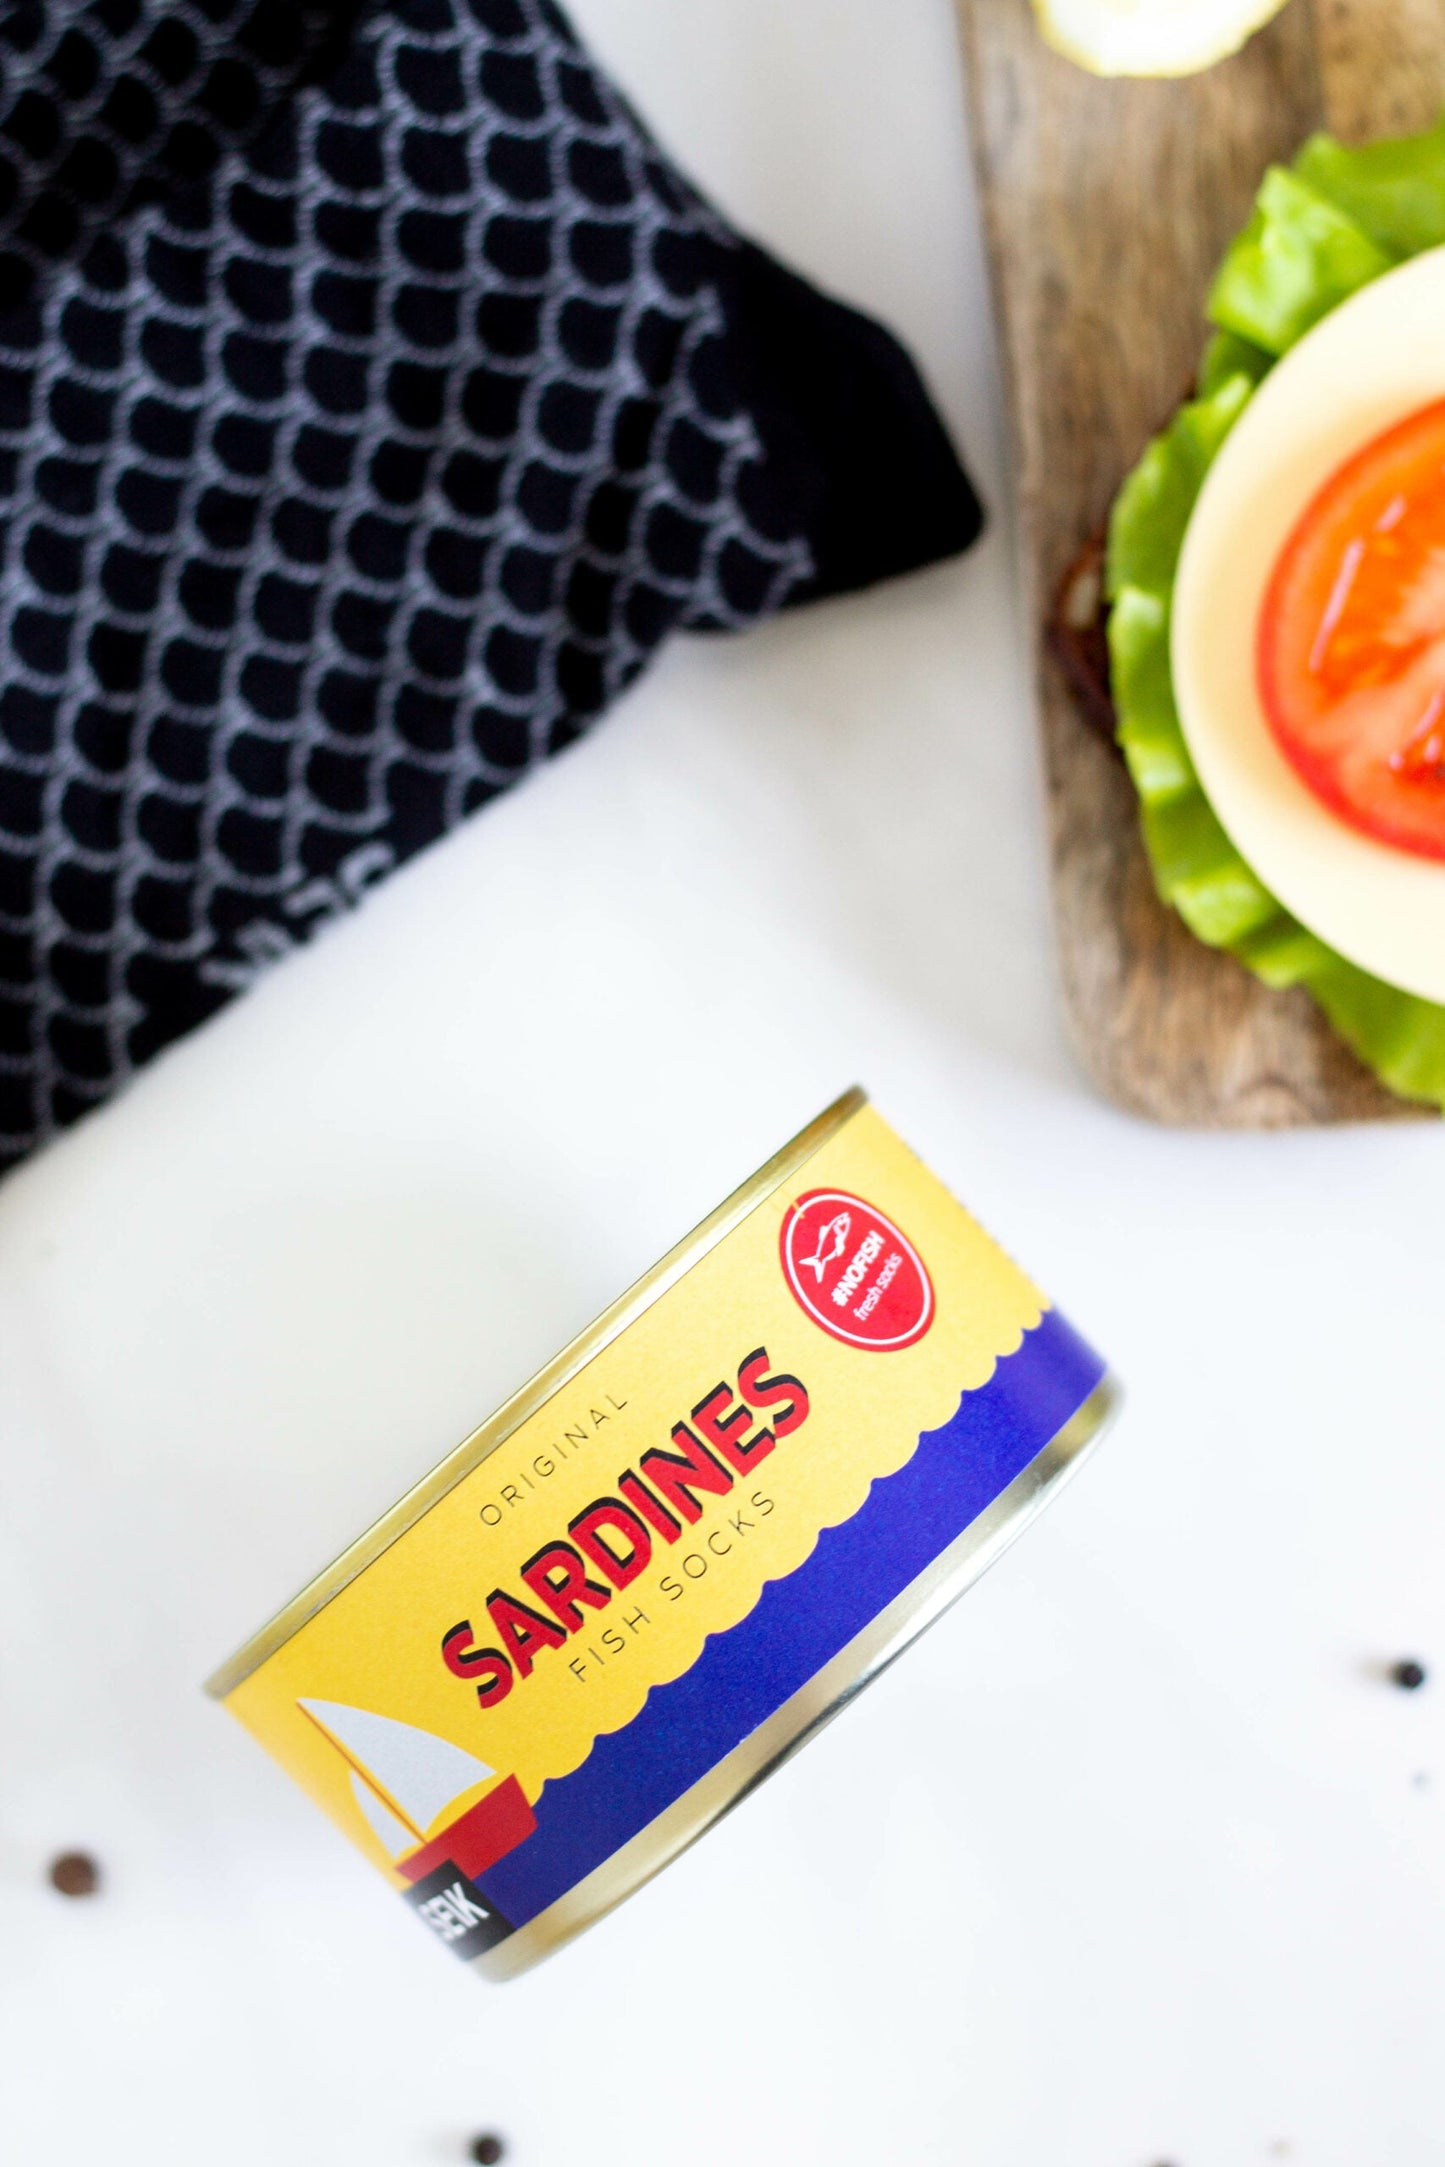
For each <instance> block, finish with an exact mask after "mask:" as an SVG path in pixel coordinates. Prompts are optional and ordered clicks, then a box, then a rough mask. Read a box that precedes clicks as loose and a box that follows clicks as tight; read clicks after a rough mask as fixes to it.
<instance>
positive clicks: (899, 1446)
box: [208, 1090, 1115, 1978]
mask: <svg viewBox="0 0 1445 2167" xmlns="http://www.w3.org/2000/svg"><path fill="white" fill-rule="evenodd" d="M1114 1399H1115V1389H1114V1387H1113V1385H1112V1383H1111V1381H1110V1379H1109V1377H1108V1376H1107V1374H1106V1371H1105V1367H1104V1364H1103V1363H1102V1362H1101V1360H1100V1359H1099V1357H1098V1356H1097V1355H1096V1354H1095V1353H1094V1352H1093V1351H1092V1349H1090V1348H1089V1347H1088V1346H1087V1345H1086V1344H1085V1342H1084V1341H1083V1340H1082V1339H1080V1338H1079V1337H1078V1335H1077V1334H1076V1333H1075V1332H1074V1331H1073V1330H1072V1328H1071V1327H1070V1326H1069V1325H1068V1324H1066V1323H1065V1322H1064V1320H1063V1318H1062V1317H1061V1316H1060V1315H1059V1313H1058V1312H1057V1310H1055V1309H1052V1308H1051V1307H1050V1306H1049V1305H1048V1303H1047V1302H1046V1301H1045V1299H1044V1297H1043V1296H1042V1295H1041V1294H1040V1293H1039V1292H1038V1290H1037V1289H1036V1288H1035V1287H1033V1286H1032V1285H1031V1284H1030V1282H1029V1281H1028V1280H1027V1279H1026V1278H1025V1277H1024V1275H1023V1273H1022V1272H1021V1271H1019V1269H1018V1268H1017V1266H1015V1265H1014V1264H1013V1263H1012V1262H1011V1261H1010V1260H1009V1258H1008V1257H1006V1256H1005V1255H1004V1254H1003V1252H1002V1251H1001V1250H1000V1249H999V1248H997V1247H996V1245H995V1244H994V1243H993V1242H992V1241H991V1240H990V1239H989V1237H988V1236H987V1235H986V1234H985V1233H984V1232H983V1230H982V1229H981V1228H980V1227H979V1226H978V1225H977V1223H976V1222H975V1221H974V1220H973V1219H972V1218H970V1217H969V1215H968V1213H967V1212H965V1211H964V1210H963V1208H962V1207H961V1206H960V1205H959V1204H958V1203H957V1202H956V1201H955V1200H954V1198H953V1197H952V1196H951V1195H950V1194H949V1193H948V1191H947V1190H946V1189H945V1188H944V1187H943V1186H942V1184H941V1183H940V1182H938V1181H937V1180H936V1179H935V1178H934V1177H933V1175H931V1174H930V1173H929V1172H928V1171H927V1169H926V1168H925V1167H924V1166H923V1165H922V1164H921V1163H920V1162H919V1161H918V1159H916V1158H915V1157H914V1156H913V1154H912V1153H911V1152H910V1151H909V1150H908V1149H907V1148H906V1146H905V1145H904V1144H903V1143H902V1142H901V1141H900V1140H899V1138H898V1137H897V1136H896V1135H895V1134H894V1133H893V1131H892V1130H891V1129H890V1128H889V1127H888V1126H887V1124H886V1123H885V1122H884V1121H883V1120H882V1119H881V1117H880V1116H879V1115H878V1114H877V1113H876V1112H875V1111H874V1110H873V1108H872V1107H871V1106H870V1105H869V1104H868V1102H867V1100H866V1098H865V1097H864V1094H863V1093H862V1092H861V1091H856V1090H855V1091H852V1092H849V1093H848V1094H847V1095H846V1096H845V1097H843V1098H841V1099H839V1100H838V1102H837V1104H836V1105H834V1106H832V1107H830V1108H829V1110H828V1111H827V1112H826V1113H825V1114H823V1115H821V1116H820V1118H819V1119H818V1120H817V1121H815V1122H814V1123H813V1124H812V1126H811V1127H809V1128H807V1129H805V1130H804V1131H803V1133H802V1134H801V1135H800V1136H798V1137H796V1138H795V1139H794V1140H793V1142H792V1143H791V1144H789V1145H788V1146H787V1147H786V1148H785V1149H784V1150H783V1151H781V1152H779V1153H778V1155H777V1157H776V1158H774V1159H772V1160H770V1161H769V1162H768V1164H767V1165H766V1166H765V1167H763V1168H762V1169H761V1170H760V1171H759V1172H758V1173H757V1174H755V1175H754V1176H753V1178H752V1180H751V1181H749V1182H746V1183H745V1184H744V1185H743V1187H742V1188H741V1189H739V1190H738V1191H737V1193H736V1194H735V1195H734V1196H732V1197H730V1198H729V1199H728V1201H727V1202H726V1203H725V1204H723V1205H721V1206H720V1207H719V1209H718V1210H717V1211H716V1212H714V1213H713V1215H712V1217H711V1218H709V1219H707V1220H705V1221H704V1222H703V1224H702V1225H701V1226H700V1227H698V1228H697V1229H696V1231H695V1232H694V1233H692V1234H690V1235H689V1236H688V1237H687V1239H686V1240H685V1241H683V1242H681V1243H679V1245H678V1246H677V1248H675V1249H674V1250H673V1251H672V1252H671V1253H670V1254H669V1255H668V1256H666V1257H664V1258H663V1259H662V1261H661V1263H659V1264H658V1265H656V1266H655V1267H654V1268H653V1270H652V1271H650V1272H649V1273H648V1274H647V1275H646V1277H645V1278H643V1279H641V1280H640V1281H639V1282H638V1283H637V1285H636V1286H634V1287H633V1288H631V1289H630V1291H629V1292H628V1293H626V1294H624V1295H623V1296H622V1297H621V1299H620V1300H619V1301H617V1302H615V1303H614V1304H613V1306H612V1308H610V1309H609V1310H607V1311H606V1313H605V1314H604V1315H603V1316H601V1317H599V1318H598V1319H597V1321H596V1323H595V1324H593V1325H591V1326H590V1327H589V1328H588V1329H587V1330H586V1331H585V1332H583V1333H582V1334H581V1336H580V1337H579V1338H577V1339H575V1340H574V1341H573V1342H572V1344H571V1346H569V1347H567V1348H566V1349H564V1351H563V1352H562V1353H561V1354H559V1355H558V1356H557V1358H556V1360H555V1361H554V1362H552V1363H550V1364H549V1365H548V1367H547V1368H546V1369H544V1370H542V1371H541V1372H539V1374H538V1375H537V1376H535V1377H534V1378H533V1379H532V1380H531V1382H530V1383H528V1384H526V1385H524V1386H523V1387H522V1389H521V1390H520V1391H519V1392H518V1393H516V1394H515V1395H514V1397H513V1398H512V1399H511V1400H509V1401H508V1402H507V1404H506V1406H505V1407H503V1408H502V1409H501V1410H500V1412H499V1413H498V1414H496V1415H494V1416H493V1417H492V1419H491V1420H490V1421H489V1422H486V1423H484V1424H483V1425H482V1427H481V1428H480V1429H479V1430H477V1431H476V1432H475V1433H474V1434H473V1435H472V1436H471V1437H469V1438H468V1439H467V1440H466V1442H465V1443H464V1444H462V1445H460V1446H459V1447H458V1448H457V1450H456V1451H455V1452H453V1453H452V1454H451V1456H450V1457H449V1458H448V1459H446V1460H444V1461H443V1462H442V1463H441V1465H440V1466H439V1467H438V1468H436V1469H435V1470H434V1471H433V1473H432V1474H430V1475H429V1476H428V1477H426V1479H425V1480H424V1481H422V1482H421V1483H419V1484H418V1485H417V1486H416V1488H415V1489H413V1490H412V1491H411V1492H410V1493H409V1494H408V1495H407V1496H406V1497H404V1498H403V1499H402V1500H401V1502H400V1503H399V1504H398V1505H396V1506H395V1507H394V1508H393V1510H392V1511H391V1512H389V1513H388V1514H386V1516H385V1517H384V1518H383V1519H382V1520H380V1521H378V1522H377V1524H376V1525H375V1526H374V1527H373V1528H371V1529H370V1530H369V1531H368V1532H367V1533H366V1534H365V1535H363V1536H362V1537H361V1538H360V1540H359V1541H357V1542H355V1543H353V1544H352V1546H351V1548H350V1549H349V1550H347V1551H346V1552H345V1553H344V1554H343V1555H342V1556H341V1557H340V1558H338V1559H337V1560H336V1562H335V1563H334V1564H333V1565H331V1566H329V1567H328V1568H327V1570H326V1571H325V1572H323V1573H322V1574H321V1575H320V1576H319V1578H318V1579H316V1580H315V1581H313V1582H312V1584H311V1585H310V1586H309V1587H308V1588H306V1589H304V1590H303V1591H302V1593H301V1594H300V1595H298V1596H297V1597H296V1599H295V1600H294V1602H292V1603H290V1604H289V1605H288V1606H287V1607H286V1609H285V1610H283V1611H282V1612H281V1613H280V1615H279V1616H278V1617H276V1618H274V1619H273V1620H272V1621H271V1623H270V1624H269V1625H267V1626H265V1627H263V1629H262V1630H261V1631H260V1632H259V1633H258V1634H257V1635H256V1636H255V1638H254V1639H253V1640H251V1641H250V1642H249V1644H248V1645H247V1646H246V1647H244V1648H243V1649H241V1651H240V1652H239V1653H238V1654H237V1655H236V1656H235V1657H233V1659H232V1660H231V1661H230V1662H229V1663H227V1664H225V1665H224V1666H223V1667H222V1669H221V1670H220V1671H219V1672H218V1673H217V1674H216V1676H215V1677H214V1678H213V1679H211V1681H210V1684H209V1687H208V1690H209V1691H210V1692H211V1693H213V1694H214V1695H215V1696H216V1697H217V1698H219V1699H221V1700H223V1701H224V1702H225V1704H226V1706H227V1707H228V1708H229V1709H230V1710H231V1711H232V1713H233V1714H234V1715H236V1716H238V1717H239V1718H240V1720H241V1722H242V1723H244V1724H245V1725H246V1727H247V1728H248V1729H249V1730H250V1731H252V1732H253V1733H254V1735H255V1736H256V1737H257V1739H259V1741H260V1742H261V1744H262V1745H263V1746H265V1747H266V1749H267V1750H268V1751H269V1752H270V1753H271V1754H273V1755H274V1756H275V1758H276V1759H277V1760H278V1761H279V1762H280V1763H281V1764H282V1766H283V1767H284V1768H286V1769H287V1770H289V1772H290V1773H291V1775H292V1776H293V1777H294V1778H295V1779H296V1781H297V1782H298V1783H299V1784H300V1785H301V1786H302V1788H303V1789H305V1790H306V1791H308V1792H309V1793H310V1794H311V1796H312V1797H313V1798H314V1799H315V1800H316V1802H317V1804H318V1805H320V1806H321V1807H322V1808H323V1809H324V1811H325V1812H327V1813H328V1814H330V1816H331V1818H332V1819H333V1820H334V1821H335V1822H336V1824H337V1826H338V1827H339V1828H340V1829H342V1831H343V1832H344V1833H345V1834H346V1835H347V1836H349V1837H350V1838H351V1840H352V1842H353V1843H355V1844H357V1845H358V1846H359V1847H360V1848H361V1849H362V1850H363V1851H364V1852H365V1853H366V1855H367V1856H368V1858H370V1859H371V1860H372V1861H373V1863H374V1864H375V1865H376V1866H377V1867H379V1868H380V1869H381V1871H382V1873H383V1874H384V1875H385V1876H386V1877H387V1879H388V1880H389V1881H390V1883H391V1885H392V1887H393V1888H394V1889H395V1890H397V1891H398V1892H399V1893H400V1894H401V1895H402V1896H403V1897H404V1898H405V1900H406V1901H407V1902H408V1903H409V1904H410V1905H411V1906H412V1908H413V1909H414V1910H415V1911H416V1912H417V1913H418V1915H419V1916H420V1918H421V1919H422V1920H423V1921H424V1923H425V1924H426V1925H427V1926H428V1927H429V1928H430V1929H431V1930H432V1932H433V1933H434V1934H435V1935H436V1936H437V1938H438V1939H439V1940H440V1941H441V1942H443V1943H444V1944H445V1945H446V1946H447V1947H448V1948H450V1949H451V1950H452V1951H453V1952H454V1953H455V1954H456V1955H458V1956H460V1957H462V1958H464V1959H465V1960H466V1961H468V1962H470V1963H472V1964H474V1965H475V1966H476V1967H477V1969H479V1970H480V1971H482V1972H484V1973H486V1974H487V1975H488V1976H490V1977H492V1978H507V1977H510V1976H512V1975H514V1974H515V1973H518V1972H520V1971H523V1970H525V1969H527V1968H528V1967H529V1966H530V1965H532V1964H534V1963H536V1962H537V1961H538V1960H539V1959H540V1958H541V1957H543V1956H545V1955H547V1954H548V1953H549V1952H550V1951H551V1950H553V1949H555V1948H557V1947H558V1946H560V1944H561V1943H563V1942H564V1941H566V1940H568V1939H569V1938H570V1937H571V1936H572V1935H573V1934H576V1933H578V1932H579V1931H580V1930H581V1929H582V1928H583V1927H585V1926H589V1925H591V1924H592V1922H593V1921H594V1920H596V1919H598V1918H600V1917H601V1915H602V1914H603V1913H604V1912H606V1911H608V1910H610V1909H611V1907H612V1906H613V1905H614V1904H616V1903H618V1902H620V1901H621V1899H622V1898H623V1897H624V1896H626V1895H628V1894H629V1893H630V1892H631V1891H632V1890H633V1889H635V1888H637V1887H638V1886H639V1884H640V1883H641V1882H643V1881H645V1880H646V1879H647V1878H648V1877H649V1876H650V1875H652V1874H654V1873H655V1872H656V1871H657V1870H658V1868H659V1867H660V1866H663V1865H664V1864H665V1863H666V1862H667V1861H668V1860H669V1859H670V1858H672V1857H674V1856H675V1854H676V1853H677V1852H679V1851H680V1850H682V1849H683V1847H684V1846H685V1845H686V1844H688V1843H690V1842H692V1840H693V1839H694V1837H696V1836H698V1835H700V1834H701V1833H702V1831H703V1830H704V1829H705V1828H706V1827H707V1826H708V1824H709V1823H710V1822H712V1821H714V1820H716V1819H717V1818H718V1816H719V1815H720V1814H722V1813H724V1812H726V1810H727V1809H728V1807H730V1806H732V1805H733V1804H735V1803H736V1801H737V1800H738V1799H739V1798H740V1797H741V1796H742V1794H743V1793H744V1792H745V1791H747V1790H749V1789H750V1788H751V1787H752V1785H753V1784H755V1783H757V1782H758V1781H759V1780H760V1779H761V1778H762V1777H763V1776H764V1775H766V1774H767V1773H768V1772H769V1771H770V1770H771V1769H773V1768H775V1767H776V1766H777V1765H778V1763H779V1762H780V1761H781V1760H783V1759H784V1758H785V1756H786V1755H787V1754H789V1753H791V1752H792V1751H793V1750H794V1748H795V1747H797V1746H798V1745H799V1744H801V1742H802V1741H803V1740H804V1739H805V1738H806V1737H807V1736H808V1734H809V1733H810V1732H812V1731H814V1730H816V1729H817V1728H818V1727H819V1726H820V1725H821V1724H823V1723H825V1722H826V1721H827V1720H828V1718H829V1717H830V1716H832V1715H834V1714H836V1713H837V1711H838V1709H839V1708H841V1707H842V1705H843V1703H844V1702H845V1701H847V1700H848V1699H850V1698H851V1696H852V1695H853V1694H854V1693H856V1692H857V1691H858V1690H859V1688H860V1687H861V1686H863V1685H864V1684H866V1683H867V1681H868V1680H869V1679H870V1678H872V1677H873V1676H875V1675H876V1673H877V1672H878V1671H879V1670H881V1669H882V1667H883V1665H884V1664H885V1663H888V1662H890V1661H891V1660H892V1658H893V1657H894V1656H895V1655H897V1654H898V1653H899V1652H900V1650H901V1649H902V1648H904V1647H905V1646H906V1645H907V1643H908V1642H909V1641H910V1640H912V1639H914V1638H915V1636H916V1635H917V1634H919V1633H920V1632H922V1631H923V1629H924V1627H925V1626H926V1625H928V1624H930V1623H931V1622H932V1620H933V1619H934V1618H936V1617H937V1616H938V1615H939V1613H940V1612H941V1611H942V1610H944V1609H945V1608H946V1607H947V1606H948V1604H950V1603H951V1602H952V1601H953V1600H954V1598H955V1597H956V1596H958V1595H959V1594H961V1593H962V1591H963V1589H964V1588H966V1587H967V1586H968V1585H969V1583H970V1582H971V1581H973V1580H976V1579H977V1578H978V1576H979V1574H980V1573H981V1572H983V1570H984V1569H985V1567H986V1566H987V1565H989V1564H990V1563H991V1562H992V1560H993V1559H994V1558H995V1557H997V1556H998V1554H999V1553H1000V1551H1002V1550H1003V1549H1004V1548H1005V1547H1006V1546H1007V1545H1008V1544H1009V1543H1010V1542H1011V1541H1012V1540H1013V1538H1014V1537H1015V1536H1016V1535H1017V1534H1018V1533H1019V1532H1020V1530H1021V1529H1022V1528H1023V1527H1024V1526H1025V1525H1026V1524H1027V1522H1028V1521H1029V1520H1030V1519H1032V1517H1033V1516H1034V1514H1035V1513H1036V1512H1037V1511H1038V1510H1039V1508H1040V1506H1041V1505H1042V1504H1043V1503H1044V1501H1045V1499H1046V1498H1047V1497H1048V1496H1049V1495H1050V1493H1051V1492H1052V1491H1053V1490H1054V1489H1055V1488H1056V1487H1057V1486H1058V1484H1059V1483H1060V1482H1061V1481H1062V1480H1063V1479H1064V1477H1065V1476H1066V1475H1068V1474H1069V1473H1070V1472H1071V1471H1072V1469H1073V1468H1074V1467H1075V1466H1076V1465H1077V1464H1078V1462H1079V1460H1080V1458H1081V1457H1082V1455H1083V1454H1084V1453H1085V1451H1086V1450H1087V1449H1088V1448H1089V1446H1090V1445H1091V1444H1092V1443H1093V1442H1094V1440H1095V1438H1096V1437H1097V1435H1098V1433H1099V1430H1100V1428H1101V1426H1102V1424H1103V1422H1104V1420H1105V1417H1106V1416H1107V1414H1108V1413H1109V1411H1110V1410H1111V1407H1112V1405H1113V1403H1114Z"/></svg>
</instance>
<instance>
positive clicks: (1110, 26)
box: [1034, 0, 1284, 75]
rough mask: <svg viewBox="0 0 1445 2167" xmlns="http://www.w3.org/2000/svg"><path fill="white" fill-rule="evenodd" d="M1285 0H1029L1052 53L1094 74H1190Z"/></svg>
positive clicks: (1220, 56) (1223, 54) (1237, 42)
mask: <svg viewBox="0 0 1445 2167" xmlns="http://www.w3.org/2000/svg"><path fill="white" fill-rule="evenodd" d="M1283 5H1284V0H1034V11H1035V13H1036V14H1037V16H1038V19H1039V28H1040V29H1041V30H1042V31H1043V34H1044V36H1045V37H1046V38H1047V39H1048V41H1049V43H1050V45H1052V46H1053V47H1054V48H1055V49H1056V50H1057V51H1058V52H1061V53H1063V54H1065V55H1066V57H1067V58H1068V59H1070V60H1073V61H1077V63H1078V65H1079V66H1080V67H1081V68H1088V69H1089V70H1090V72H1091V73H1092V74H1094V75H1195V74H1197V73H1198V72H1199V70H1200V69H1201V68H1211V67H1213V65H1214V63H1215V61H1216V60H1224V59H1225V58H1227V56H1228V55H1229V54H1230V53H1234V52H1238V50H1239V48H1240V46H1241V45H1243V43H1244V41H1245V39H1246V38H1250V37H1253V35H1254V33H1255V31H1256V30H1259V29H1261V28H1262V27H1263V26H1264V24H1265V23H1267V22H1268V21H1269V19H1270V17H1271V16H1272V15H1277V14H1278V13H1279V11H1280V9H1281V8H1282V7H1283Z"/></svg>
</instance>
